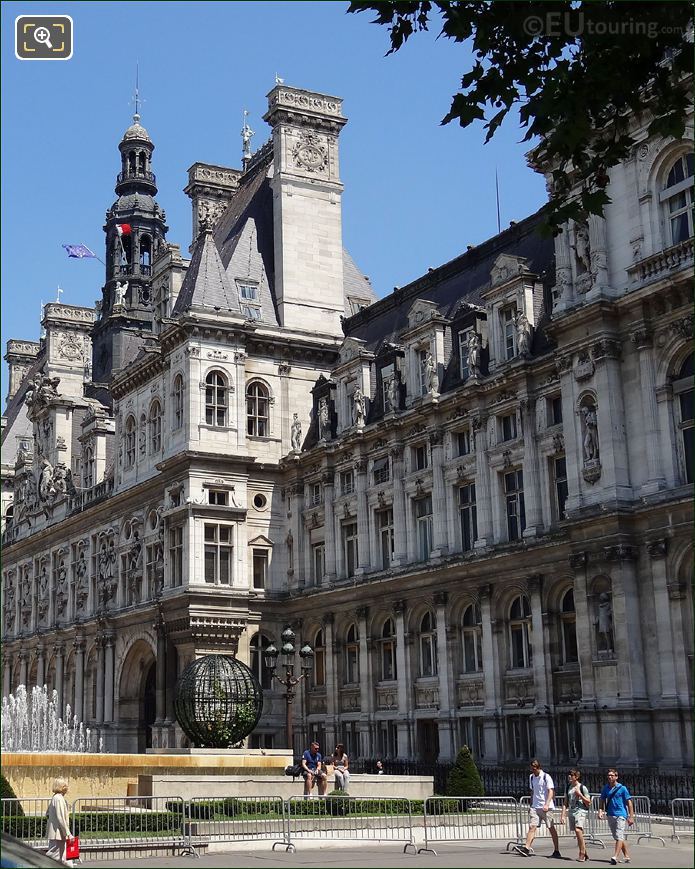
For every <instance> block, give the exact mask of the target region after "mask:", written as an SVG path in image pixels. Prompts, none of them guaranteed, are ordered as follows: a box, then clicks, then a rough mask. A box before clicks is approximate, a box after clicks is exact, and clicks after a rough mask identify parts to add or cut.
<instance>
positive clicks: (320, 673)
mask: <svg viewBox="0 0 695 869" xmlns="http://www.w3.org/2000/svg"><path fill="white" fill-rule="evenodd" d="M312 679H313V684H314V688H323V687H324V686H325V684H326V643H325V641H324V639H323V631H317V632H316V636H315V637H314V669H313V672H312Z"/></svg>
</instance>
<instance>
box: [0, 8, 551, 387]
mask: <svg viewBox="0 0 695 869" xmlns="http://www.w3.org/2000/svg"><path fill="white" fill-rule="evenodd" d="M347 7H348V3H347V2H342V0H341V2H310V3H305V2H227V3H224V2H217V3H204V2H197V3H184V2H147V0H144V2H135V3H131V2H119V3H94V2H65V3H61V4H56V3H31V2H29V3H16V2H3V3H2V29H1V35H0V38H1V39H2V43H1V44H2V69H3V76H2V172H3V190H2V207H3V217H4V220H3V232H2V289H3V293H2V341H3V353H4V348H5V342H6V341H7V339H8V338H10V337H12V338H28V339H32V340H37V339H38V335H39V312H40V303H41V300H43V301H44V302H46V301H50V300H54V299H55V298H56V288H57V287H58V286H59V285H60V286H61V287H62V288H63V290H64V293H63V296H62V300H63V301H65V302H68V303H71V304H79V305H88V304H93V302H94V300H95V299H97V298H100V296H101V286H102V284H103V280H104V274H103V267H102V266H101V264H100V263H98V262H96V261H95V260H74V259H69V258H68V257H67V256H66V255H65V252H64V251H63V249H62V247H61V244H63V243H76V242H84V243H85V244H87V245H88V246H89V247H91V248H92V249H93V250H94V251H95V252H96V253H97V254H98V255H100V256H102V257H103V240H104V234H103V231H102V226H103V221H104V212H105V211H106V209H107V208H108V207H109V206H110V205H111V204H112V202H113V201H114V200H115V194H114V192H113V187H114V183H115V177H116V173H117V172H118V169H119V154H118V147H117V146H118V142H119V140H120V138H121V136H122V134H123V132H124V130H125V129H126V127H127V126H128V125H129V124H130V122H131V116H132V113H133V106H132V103H131V100H132V94H133V90H134V79H135V66H136V62H137V63H139V68H140V91H141V96H142V97H143V98H144V104H143V106H142V109H141V115H142V123H143V124H144V126H145V127H146V128H147V130H148V131H149V133H150V136H151V137H152V139H153V141H154V143H155V145H156V150H155V152H154V161H153V162H154V171H155V172H156V174H157V180H158V186H159V193H158V196H157V199H158V201H159V203H160V204H161V205H162V207H163V208H164V209H165V210H166V212H167V219H168V224H169V227H170V230H169V234H168V236H167V238H168V240H169V241H172V242H175V243H178V244H180V245H181V248H182V251H187V249H188V245H189V244H190V233H191V211H190V201H189V199H188V197H186V196H185V194H184V193H183V192H182V190H183V187H184V186H185V184H186V179H187V169H188V167H189V166H190V165H191V164H192V163H194V162H195V161H198V160H199V161H205V162H211V163H217V164H221V165H229V166H239V165H240V158H241V139H240V135H239V133H240V129H241V124H242V111H243V109H244V108H246V109H248V110H249V112H250V117H249V123H250V125H251V127H252V128H253V129H254V130H255V131H256V136H255V138H254V140H253V145H254V148H258V147H260V146H261V145H262V144H263V143H264V142H265V141H266V140H267V138H268V132H269V128H268V127H267V125H266V124H265V123H264V121H263V120H262V119H261V118H262V115H263V114H264V112H265V109H266V106H267V100H266V94H267V93H268V91H269V90H270V89H271V88H272V87H273V85H274V82H275V75H276V74H278V75H280V76H281V77H282V78H283V79H284V80H285V82H286V83H287V84H290V85H295V86H298V87H304V88H309V89H313V90H317V91H321V92H324V93H330V94H334V95H337V96H340V97H343V99H344V112H345V114H346V116H347V117H348V118H349V123H348V124H347V126H346V127H345V128H344V130H343V132H342V134H341V139H340V144H341V174H342V179H343V182H344V184H345V194H344V198H343V231H344V244H345V247H346V248H347V249H348V250H349V251H350V253H351V254H352V256H353V258H354V259H355V261H356V262H357V264H358V266H359V267H360V268H361V269H362V271H363V272H364V273H365V274H367V275H369V276H370V278H371V280H372V283H373V285H374V288H375V290H376V292H377V294H378V295H379V296H383V295H386V294H388V293H389V292H391V290H392V289H393V287H394V286H395V285H399V286H402V285H405V284H406V283H408V282H409V281H411V280H414V279H415V278H417V277H418V276H419V275H421V274H422V273H423V272H425V271H427V268H428V267H430V266H437V265H440V264H441V263H443V262H446V261H447V260H449V259H452V258H453V257H455V256H457V255H458V254H459V253H461V252H462V251H464V250H465V248H466V245H468V244H477V243H479V242H481V241H483V240H484V239H485V238H488V237H489V236H491V235H494V234H495V232H496V228H497V218H496V207H495V167H497V169H498V173H499V181H500V196H501V213H502V226H503V227H505V226H507V225H508V223H509V221H510V220H518V219H520V218H522V217H524V216H526V215H527V214H530V213H531V212H533V211H535V210H536V209H537V208H538V207H539V206H540V205H541V204H542V203H543V202H544V201H545V188H544V184H543V180H542V178H541V177H540V176H538V175H536V174H535V173H533V172H532V171H531V170H530V169H528V168H527V166H526V161H525V158H524V153H525V151H526V150H528V145H523V144H521V142H520V140H521V138H522V131H521V130H520V129H519V128H518V127H517V126H516V125H515V124H509V125H507V127H506V128H504V129H502V130H501V131H500V132H498V134H497V135H496V136H495V139H494V141H493V142H491V143H490V144H488V145H485V146H484V145H483V140H484V131H483V130H482V127H481V126H476V127H474V128H470V129H468V130H462V129H461V128H460V127H458V126H455V125H452V124H449V125H448V126H445V127H442V126H440V124H439V122H440V120H441V118H442V117H443V116H444V115H445V114H446V112H447V110H448V108H449V103H450V97H451V95H452V94H453V93H454V91H455V90H456V87H457V84H458V82H459V79H460V76H461V73H462V72H463V71H464V67H465V65H466V61H467V57H468V55H467V48H466V47H462V46H460V45H454V44H452V43H449V42H447V41H446V40H444V39H439V40H437V39H436V38H435V37H436V33H432V34H424V35H419V36H418V37H416V38H414V39H413V40H412V41H411V42H410V43H409V44H408V45H406V46H405V48H403V49H402V50H401V51H400V52H398V53H397V54H395V55H390V56H389V57H385V56H384V55H385V53H386V50H387V49H388V35H387V31H386V29H385V28H382V27H377V26H376V25H373V24H371V23H370V16H369V14H368V13H362V14H360V15H347V14H346V9H347ZM31 13H36V14H50V13H63V14H69V15H71V16H72V18H73V21H74V30H75V47H74V53H73V57H72V59H71V60H69V61H52V62H40V61H34V62H29V61H20V60H17V59H16V58H15V56H14V19H15V17H16V16H17V15H20V14H31ZM2 374H3V382H2V396H3V399H4V396H5V394H6V386H7V381H6V366H5V365H4V364H3V371H2Z"/></svg>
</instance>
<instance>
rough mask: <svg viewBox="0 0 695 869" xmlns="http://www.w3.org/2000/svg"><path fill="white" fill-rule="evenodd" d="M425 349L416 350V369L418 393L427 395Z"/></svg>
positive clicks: (426, 352)
mask: <svg viewBox="0 0 695 869" xmlns="http://www.w3.org/2000/svg"><path fill="white" fill-rule="evenodd" d="M427 356H428V351H427V350H418V351H417V370H418V378H419V383H418V389H419V391H420V395H427V393H428V392H429V389H428V388H427V386H428V384H427Z"/></svg>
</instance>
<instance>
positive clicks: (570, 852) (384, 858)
mask: <svg viewBox="0 0 695 869" xmlns="http://www.w3.org/2000/svg"><path fill="white" fill-rule="evenodd" d="M549 845H550V843H549V842H548V843H547V845H546V843H545V842H543V843H542V844H541V845H540V846H539V849H538V851H539V853H537V854H536V856H534V857H528V858H526V857H520V856H517V855H516V854H514V853H511V852H508V851H506V850H505V843H504V842H501V841H496V842H479V843H467V844H461V845H454V844H443V845H441V846H439V847H437V854H436V855H433V854H412V853H411V854H403V852H402V847H401V846H399V845H389V844H384V845H381V846H379V845H374V844H372V843H369V844H364V845H360V844H359V843H356V842H349V841H345V842H343V843H340V844H337V843H331V844H323V843H320V842H300V843H299V844H298V847H297V850H296V851H295V852H294V853H285V851H283V850H281V849H278V850H277V851H271V850H270V847H269V846H267V845H264V846H262V847H260V846H258V845H255V846H252V847H244V848H237V849H235V850H233V851H226V852H224V853H216V854H206V855H204V856H202V857H200V858H199V859H195V858H191V857H153V858H143V857H137V858H133V859H132V860H128V859H119V860H84V861H83V862H82V863H81V864H80V865H81V866H83V867H85V869H87V867H102V869H103V867H105V866H114V867H119V869H123V867H127V866H135V865H137V866H138V867H140V869H149V867H152V869H154V867H165V866H166V867H186V866H190V867H196V869H197V867H200V869H204V867H234V869H245V867H249V869H256V867H257V869H265V867H292V866H308V867H317V869H320V867H326V869H341V867H355V869H363V867H364V869H368V867H370V869H371V867H383V869H387V867H391V866H393V867H396V866H399V867H409V866H412V867H413V869H425V867H428V869H429V867H433V869H434V867H441V869H453V867H464V866H465V867H466V869H476V867H485V869H507V867H521V866H522V865H523V867H524V869H534V867H535V869H540V867H544V869H552V867H553V866H560V865H568V864H570V863H571V864H574V863H575V857H576V848H575V847H570V846H569V843H565V842H563V843H562V846H563V847H564V852H563V858H562V859H551V858H550V857H549V856H548V855H549V854H550V852H551V850H552V849H551V848H550V847H549ZM612 853H613V850H612V848H611V847H610V844H607V847H606V848H605V849H601V848H593V849H590V850H589V857H590V861H589V862H590V863H591V864H593V865H595V866H601V867H602V866H610V865H611V864H610V857H611V854H612ZM631 857H632V860H631V863H630V866H631V867H635V869H636V867H649V869H680V867H692V865H693V845H692V842H689V841H688V842H686V841H682V842H681V843H680V844H679V843H676V842H673V843H672V842H670V840H669V839H668V837H667V838H666V847H663V846H662V845H661V843H660V842H654V843H651V842H643V843H642V844H641V845H637V844H634V845H631Z"/></svg>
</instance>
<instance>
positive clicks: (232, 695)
mask: <svg viewBox="0 0 695 869" xmlns="http://www.w3.org/2000/svg"><path fill="white" fill-rule="evenodd" d="M174 711H175V713H176V719H177V721H178V722H179V724H180V725H181V728H182V730H183V731H184V733H185V734H186V736H187V737H188V738H189V739H190V740H191V742H192V743H193V744H194V745H195V746H197V747H198V748H229V747H230V746H232V745H235V744H236V743H238V742H240V741H241V740H242V739H243V738H244V737H245V736H248V735H249V733H251V731H252V730H253V729H254V728H255V726H256V725H257V724H258V720H259V718H260V717H261V712H262V711H263V689H262V688H261V686H260V684H259V682H258V679H256V677H255V676H254V675H253V673H252V672H251V670H249V668H248V667H247V666H246V664H242V663H241V661H237V660H236V658H230V657H228V656H227V655H206V656H205V657H204V658H199V659H198V660H197V661H193V662H192V663H190V664H189V665H188V666H187V667H186V669H185V670H184V671H183V673H182V674H181V678H180V679H179V681H178V683H177V685H176V697H175V699H174Z"/></svg>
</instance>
